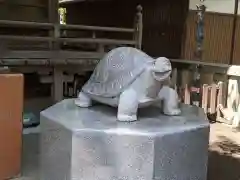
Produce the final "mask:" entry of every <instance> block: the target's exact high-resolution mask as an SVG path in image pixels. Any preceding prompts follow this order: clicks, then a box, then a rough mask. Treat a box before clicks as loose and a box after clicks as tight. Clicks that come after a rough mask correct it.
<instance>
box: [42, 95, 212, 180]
mask: <svg viewBox="0 0 240 180" xmlns="http://www.w3.org/2000/svg"><path fill="white" fill-rule="evenodd" d="M181 109H182V111H183V112H182V115H181V116H176V117H171V116H164V115H162V114H161V113H160V112H159V109H158V108H155V107H149V108H145V109H140V110H139V121H137V122H132V123H123V122H118V121H117V119H116V114H117V109H116V108H111V107H107V106H104V105H96V106H94V107H91V108H86V109H85V108H79V107H77V106H75V104H74V100H73V99H68V100H63V101H61V102H60V103H58V104H56V105H54V106H52V107H50V108H48V109H47V110H45V111H43V112H41V180H206V174H207V159H208V139H209V123H208V121H207V120H206V117H205V115H204V113H203V111H202V110H201V109H199V108H196V107H191V106H187V105H183V106H182V107H181Z"/></svg>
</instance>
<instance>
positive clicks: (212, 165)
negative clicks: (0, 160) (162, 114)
mask: <svg viewBox="0 0 240 180" xmlns="http://www.w3.org/2000/svg"><path fill="white" fill-rule="evenodd" d="M38 131H39V130H38V129H35V132H34V131H33V133H31V134H25V135H23V139H24V141H23V171H22V175H23V177H22V178H17V179H16V180H38V179H39V176H38V167H39V166H38V155H39V144H38V137H39V134H38ZM26 133H29V132H26ZM208 180H240V131H235V130H232V129H231V128H229V127H227V126H226V125H222V124H212V125H211V133H210V147H209V166H208Z"/></svg>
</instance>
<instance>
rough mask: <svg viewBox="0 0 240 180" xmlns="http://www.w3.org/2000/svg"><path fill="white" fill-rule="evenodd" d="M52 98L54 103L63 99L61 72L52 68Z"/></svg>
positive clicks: (56, 68)
mask: <svg viewBox="0 0 240 180" xmlns="http://www.w3.org/2000/svg"><path fill="white" fill-rule="evenodd" d="M53 74H54V75H53V91H54V94H53V98H54V101H55V102H58V101H61V100H62V99H63V78H64V77H63V72H62V70H61V69H60V68H59V67H54V70H53Z"/></svg>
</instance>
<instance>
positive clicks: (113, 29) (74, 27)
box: [60, 24, 134, 33]
mask: <svg viewBox="0 0 240 180" xmlns="http://www.w3.org/2000/svg"><path fill="white" fill-rule="evenodd" d="M60 28H61V29H63V30H92V31H110V32H125V33H134V29H131V28H119V27H101V26H86V25H73V24H71V25H70V24H61V25H60Z"/></svg>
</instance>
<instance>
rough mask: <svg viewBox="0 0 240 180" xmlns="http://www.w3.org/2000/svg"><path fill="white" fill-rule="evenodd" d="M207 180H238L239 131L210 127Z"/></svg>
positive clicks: (239, 157) (239, 170) (239, 178)
mask: <svg viewBox="0 0 240 180" xmlns="http://www.w3.org/2000/svg"><path fill="white" fill-rule="evenodd" d="M208 180H240V131H237V130H232V129H231V128H229V127H227V126H225V125H222V124H212V125H211V135H210V148H209V166H208Z"/></svg>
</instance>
